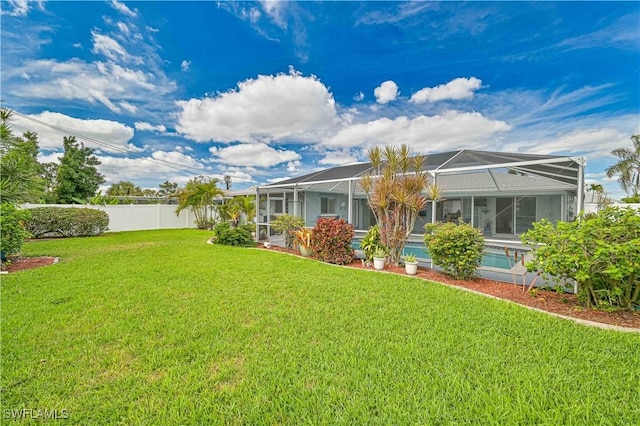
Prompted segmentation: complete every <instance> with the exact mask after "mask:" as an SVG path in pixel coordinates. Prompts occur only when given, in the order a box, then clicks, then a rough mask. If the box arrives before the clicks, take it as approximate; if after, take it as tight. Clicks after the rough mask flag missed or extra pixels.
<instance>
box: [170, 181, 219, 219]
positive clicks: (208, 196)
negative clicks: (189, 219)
mask: <svg viewBox="0 0 640 426" xmlns="http://www.w3.org/2000/svg"><path fill="white" fill-rule="evenodd" d="M219 182H220V181H219V180H218V179H215V178H208V177H205V176H198V177H196V178H194V179H191V180H190V181H189V182H187V185H186V186H185V187H184V188H183V189H182V190H181V191H180V192H179V193H178V207H177V208H176V214H180V212H181V211H182V210H184V209H186V208H189V209H191V211H192V212H193V214H194V216H195V217H196V226H197V227H198V229H207V228H211V227H212V226H213V220H212V218H211V212H212V210H210V209H209V208H210V207H211V206H212V205H213V200H214V199H215V198H216V197H217V196H222V195H223V193H222V190H221V189H220V188H218V183H219Z"/></svg>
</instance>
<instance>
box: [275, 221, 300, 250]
mask: <svg viewBox="0 0 640 426" xmlns="http://www.w3.org/2000/svg"><path fill="white" fill-rule="evenodd" d="M303 226H304V219H303V218H301V217H299V216H293V215H290V214H281V215H279V216H278V217H276V218H275V219H274V220H273V221H272V222H271V227H272V228H273V229H274V230H275V231H276V232H278V233H281V234H283V235H284V243H285V246H286V247H287V248H293V239H294V233H295V231H296V230H297V229H299V228H302V227H303Z"/></svg>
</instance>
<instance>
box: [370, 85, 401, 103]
mask: <svg viewBox="0 0 640 426" xmlns="http://www.w3.org/2000/svg"><path fill="white" fill-rule="evenodd" d="M373 94H374V95H375V97H376V102H377V103H379V104H386V103H389V102H391V101H393V100H394V99H395V98H397V97H398V85H397V84H396V83H395V82H393V81H392V80H387V81H385V82H384V83H382V84H381V85H380V86H378V87H376V88H375V89H374V91H373Z"/></svg>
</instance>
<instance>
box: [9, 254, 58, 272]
mask: <svg viewBox="0 0 640 426" xmlns="http://www.w3.org/2000/svg"><path fill="white" fill-rule="evenodd" d="M55 260H56V258H55V257H18V258H13V259H11V261H10V262H7V263H5V264H4V265H3V266H4V270H5V271H8V272H9V273H11V272H18V271H26V270H27V269H34V268H39V267H41V266H47V265H51V264H53V263H54V262H55Z"/></svg>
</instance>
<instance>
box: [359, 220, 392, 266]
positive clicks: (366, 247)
mask: <svg viewBox="0 0 640 426" xmlns="http://www.w3.org/2000/svg"><path fill="white" fill-rule="evenodd" d="M380 247H382V248H383V249H384V250H385V256H386V251H387V248H386V247H385V246H384V244H382V240H380V227H379V226H378V225H373V226H372V227H370V228H369V230H368V231H367V233H366V234H365V236H364V238H363V239H362V241H360V249H361V250H362V251H363V252H364V255H365V257H366V258H367V260H368V261H369V262H371V260H372V259H373V253H375V252H376V250H378V249H379V248H380ZM385 256H383V257H385Z"/></svg>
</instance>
